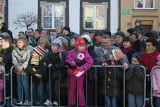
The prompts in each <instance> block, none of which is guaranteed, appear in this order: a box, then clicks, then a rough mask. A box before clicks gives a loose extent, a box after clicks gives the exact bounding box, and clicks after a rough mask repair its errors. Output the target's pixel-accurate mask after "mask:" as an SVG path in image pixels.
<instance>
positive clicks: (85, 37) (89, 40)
mask: <svg viewBox="0 0 160 107" xmlns="http://www.w3.org/2000/svg"><path fill="white" fill-rule="evenodd" d="M81 37H82V38H84V40H85V42H86V43H87V44H90V43H91V37H90V36H89V35H86V34H85V35H82V36H81Z"/></svg>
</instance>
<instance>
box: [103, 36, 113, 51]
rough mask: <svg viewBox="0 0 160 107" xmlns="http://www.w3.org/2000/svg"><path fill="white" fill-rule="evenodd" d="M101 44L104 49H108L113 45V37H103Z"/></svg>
mask: <svg viewBox="0 0 160 107" xmlns="http://www.w3.org/2000/svg"><path fill="white" fill-rule="evenodd" d="M101 44H102V46H103V48H104V49H108V48H109V47H110V45H111V38H102V39H101Z"/></svg>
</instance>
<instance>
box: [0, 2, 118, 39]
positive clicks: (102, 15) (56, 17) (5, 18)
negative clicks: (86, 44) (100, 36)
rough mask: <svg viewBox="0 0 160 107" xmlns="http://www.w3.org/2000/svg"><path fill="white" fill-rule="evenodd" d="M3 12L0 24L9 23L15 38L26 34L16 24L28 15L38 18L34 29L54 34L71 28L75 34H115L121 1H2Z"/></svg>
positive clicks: (22, 28) (24, 29) (23, 28)
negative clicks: (93, 32)
mask: <svg viewBox="0 0 160 107" xmlns="http://www.w3.org/2000/svg"><path fill="white" fill-rule="evenodd" d="M1 4H2V6H1ZM1 8H2V9H1ZM0 11H1V14H0V15H1V17H0V23H2V22H5V23H7V26H8V29H10V30H11V31H12V32H13V36H14V37H17V34H18V32H19V31H26V28H25V27H20V26H18V25H16V24H14V20H16V18H17V17H18V16H19V15H20V14H22V13H27V12H29V11H30V12H33V13H34V14H35V15H37V17H38V20H37V24H34V25H32V26H31V27H33V28H34V29H37V28H43V29H48V30H49V31H51V32H54V30H55V27H56V26H57V25H62V26H70V28H71V30H72V31H73V32H75V33H83V32H86V31H91V30H104V29H108V30H110V31H111V32H112V33H115V32H116V31H117V29H118V28H119V26H120V25H119V0H27V1H26V0H20V1H19V0H0Z"/></svg>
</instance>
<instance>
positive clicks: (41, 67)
mask: <svg viewBox="0 0 160 107" xmlns="http://www.w3.org/2000/svg"><path fill="white" fill-rule="evenodd" d="M33 68H35V69H36V71H34V70H33ZM26 72H27V73H28V74H30V75H32V76H33V79H35V80H36V77H35V74H41V75H45V74H46V73H47V61H46V59H45V58H43V59H41V60H40V61H39V64H38V65H33V64H31V58H30V61H29V63H28V66H27V68H26Z"/></svg>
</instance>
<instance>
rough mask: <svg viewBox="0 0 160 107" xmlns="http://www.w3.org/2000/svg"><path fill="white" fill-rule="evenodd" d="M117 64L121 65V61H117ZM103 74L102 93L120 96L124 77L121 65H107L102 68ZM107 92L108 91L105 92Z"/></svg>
mask: <svg viewBox="0 0 160 107" xmlns="http://www.w3.org/2000/svg"><path fill="white" fill-rule="evenodd" d="M115 63H116V65H120V62H118V61H117V62H115ZM107 64H108V65H111V62H110V61H108V62H107ZM101 70H103V74H102V75H101V79H100V81H101V84H102V87H101V88H100V93H101V94H102V95H106V96H109V97H118V96H120V94H121V93H120V92H121V89H122V78H123V70H122V68H119V67H107V68H102V69H101ZM105 92H106V93H105Z"/></svg>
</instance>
